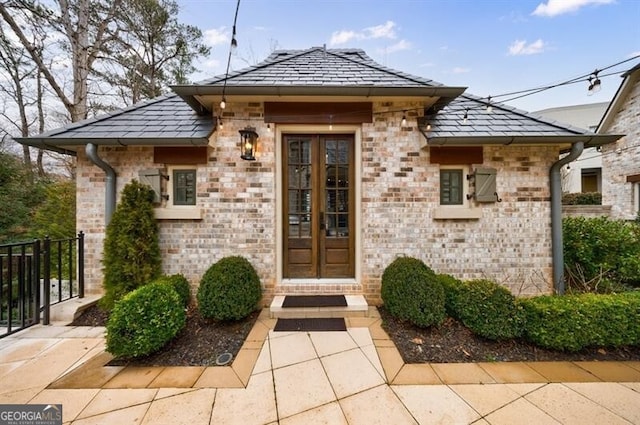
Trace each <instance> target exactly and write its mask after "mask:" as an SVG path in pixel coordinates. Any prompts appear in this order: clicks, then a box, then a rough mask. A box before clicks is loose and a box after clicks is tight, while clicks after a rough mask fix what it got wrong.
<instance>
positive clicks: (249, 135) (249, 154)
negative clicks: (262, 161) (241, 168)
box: [239, 127, 258, 161]
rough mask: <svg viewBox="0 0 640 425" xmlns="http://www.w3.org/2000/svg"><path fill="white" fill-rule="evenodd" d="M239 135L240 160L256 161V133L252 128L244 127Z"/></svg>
mask: <svg viewBox="0 0 640 425" xmlns="http://www.w3.org/2000/svg"><path fill="white" fill-rule="evenodd" d="M239 133H240V158H242V159H244V160H245V161H255V160H256V150H257V148H258V133H256V129H255V128H254V127H245V128H244V129H242V130H240V131H239Z"/></svg>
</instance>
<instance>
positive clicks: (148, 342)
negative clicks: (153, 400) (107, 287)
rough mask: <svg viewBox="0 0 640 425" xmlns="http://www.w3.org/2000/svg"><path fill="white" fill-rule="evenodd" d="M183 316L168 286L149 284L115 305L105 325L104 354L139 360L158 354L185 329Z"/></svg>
mask: <svg viewBox="0 0 640 425" xmlns="http://www.w3.org/2000/svg"><path fill="white" fill-rule="evenodd" d="M185 323H186V314H185V311H184V307H183V306H182V305H181V303H180V297H179V296H178V293H177V292H176V291H175V290H174V289H173V287H172V286H171V285H167V284H164V283H149V284H147V285H144V286H141V287H140V288H138V289H136V290H134V291H132V292H130V293H128V294H127V295H125V296H124V298H122V299H121V300H120V301H118V302H117V303H116V304H115V306H114V307H113V310H112V311H111V315H110V316H109V321H108V322H107V338H106V339H107V351H108V352H110V353H111V354H113V355H114V356H116V357H125V358H127V357H140V356H145V355H148V354H151V353H153V352H154V351H157V350H159V349H160V348H162V346H164V345H165V344H166V343H167V342H169V341H170V340H171V339H173V338H174V337H175V336H176V335H177V334H178V332H180V331H181V330H182V328H184V325H185Z"/></svg>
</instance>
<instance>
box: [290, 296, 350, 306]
mask: <svg viewBox="0 0 640 425" xmlns="http://www.w3.org/2000/svg"><path fill="white" fill-rule="evenodd" d="M346 306H347V300H346V298H345V297H344V295H287V296H286V297H284V301H283V302H282V307H283V308H287V307H346Z"/></svg>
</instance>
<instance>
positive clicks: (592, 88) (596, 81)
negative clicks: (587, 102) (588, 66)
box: [587, 69, 602, 96]
mask: <svg viewBox="0 0 640 425" xmlns="http://www.w3.org/2000/svg"><path fill="white" fill-rule="evenodd" d="M598 72H600V71H598V70H597V69H596V70H595V71H593V74H591V75H590V76H589V88H588V89H587V95H589V96H591V95H592V94H594V93H598V92H599V91H600V89H601V88H602V85H601V84H600V78H598Z"/></svg>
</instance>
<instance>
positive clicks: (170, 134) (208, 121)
mask: <svg viewBox="0 0 640 425" xmlns="http://www.w3.org/2000/svg"><path fill="white" fill-rule="evenodd" d="M214 129H215V123H214V120H213V118H212V117H211V116H210V115H206V116H200V115H197V114H196V113H195V112H194V111H193V109H192V108H191V107H190V106H189V105H187V104H186V103H185V102H184V100H182V99H181V98H180V97H179V96H177V95H175V94H171V95H166V96H160V97H157V98H155V99H152V100H149V101H147V102H142V103H138V104H136V105H133V106H131V107H129V108H125V109H120V110H117V111H115V112H113V113H111V114H106V115H101V116H98V117H95V118H90V119H87V120H84V121H80V122H77V123H73V124H69V125H67V126H65V127H62V128H58V129H56V130H52V131H49V132H46V133H42V134H40V135H38V136H33V137H26V138H16V140H17V141H19V142H20V143H24V144H27V145H32V146H38V147H42V145H43V144H45V145H47V147H50V148H52V147H54V146H74V145H75V146H77V145H86V144H87V143H88V142H90V141H91V142H93V143H97V144H100V145H121V144H122V145H130V144H138V145H142V144H147V145H148V144H151V143H153V144H155V145H206V144H207V143H208V141H209V135H210V134H211V132H212V131H213V130H214Z"/></svg>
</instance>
